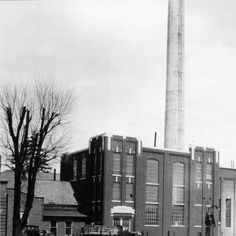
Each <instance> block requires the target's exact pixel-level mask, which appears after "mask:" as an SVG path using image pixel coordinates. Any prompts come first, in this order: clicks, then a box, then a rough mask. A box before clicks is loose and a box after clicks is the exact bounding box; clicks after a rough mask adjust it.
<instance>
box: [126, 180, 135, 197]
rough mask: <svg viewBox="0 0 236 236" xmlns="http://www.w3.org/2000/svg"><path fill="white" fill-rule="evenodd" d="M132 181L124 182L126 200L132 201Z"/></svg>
mask: <svg viewBox="0 0 236 236" xmlns="http://www.w3.org/2000/svg"><path fill="white" fill-rule="evenodd" d="M133 188H134V187H133V183H126V201H133V199H134V198H133Z"/></svg>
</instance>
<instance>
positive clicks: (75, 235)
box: [40, 218, 85, 236]
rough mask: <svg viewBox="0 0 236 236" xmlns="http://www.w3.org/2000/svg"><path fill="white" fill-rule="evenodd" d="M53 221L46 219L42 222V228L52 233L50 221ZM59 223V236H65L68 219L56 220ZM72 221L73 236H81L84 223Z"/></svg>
mask: <svg viewBox="0 0 236 236" xmlns="http://www.w3.org/2000/svg"><path fill="white" fill-rule="evenodd" d="M51 220H52V219H47V218H46V219H44V221H42V222H41V224H40V226H41V227H42V228H43V229H45V230H47V231H50V221H51ZM54 220H56V222H57V236H65V235H66V234H65V230H66V228H65V221H66V220H68V219H63V218H55V219H54ZM69 220H71V221H72V235H73V236H79V235H80V233H81V227H82V226H84V224H85V223H84V222H78V221H73V219H69Z"/></svg>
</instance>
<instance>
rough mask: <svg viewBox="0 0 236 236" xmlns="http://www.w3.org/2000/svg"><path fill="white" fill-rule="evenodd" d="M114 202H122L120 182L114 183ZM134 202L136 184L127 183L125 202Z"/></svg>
mask: <svg viewBox="0 0 236 236" xmlns="http://www.w3.org/2000/svg"><path fill="white" fill-rule="evenodd" d="M112 200H116V201H120V200H121V183H120V182H113V188H112ZM133 200H134V184H133V183H126V187H125V201H133Z"/></svg>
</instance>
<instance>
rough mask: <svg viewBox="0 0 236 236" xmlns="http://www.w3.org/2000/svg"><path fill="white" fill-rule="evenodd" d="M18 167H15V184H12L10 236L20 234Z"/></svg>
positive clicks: (19, 180) (19, 175)
mask: <svg viewBox="0 0 236 236" xmlns="http://www.w3.org/2000/svg"><path fill="white" fill-rule="evenodd" d="M18 169H19V167H16V169H15V186H14V207H13V209H14V210H13V231H12V236H19V235H21V234H20V207H21V206H20V202H21V179H20V178H21V174H20V170H18Z"/></svg>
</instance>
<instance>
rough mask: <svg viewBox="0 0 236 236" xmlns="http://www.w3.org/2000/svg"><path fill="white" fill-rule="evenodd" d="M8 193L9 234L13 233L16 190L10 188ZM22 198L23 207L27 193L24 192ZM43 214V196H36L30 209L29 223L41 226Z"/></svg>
mask: <svg viewBox="0 0 236 236" xmlns="http://www.w3.org/2000/svg"><path fill="white" fill-rule="evenodd" d="M7 193H8V215H7V235H11V234H12V217H13V199H14V191H13V190H12V189H8V190H7ZM21 198H22V199H21V205H22V208H23V206H24V202H25V194H22V197H21ZM42 216H43V198H35V199H34V202H33V207H32V209H31V211H30V215H29V219H28V224H30V225H39V226H40V224H41V222H42Z"/></svg>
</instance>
